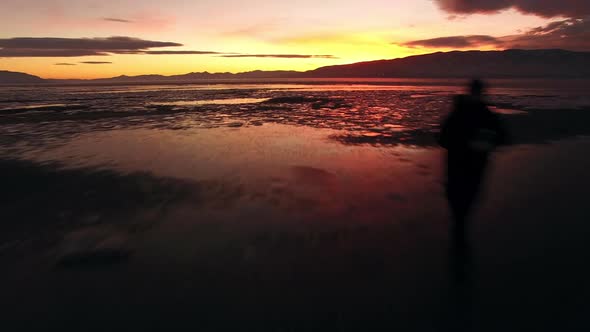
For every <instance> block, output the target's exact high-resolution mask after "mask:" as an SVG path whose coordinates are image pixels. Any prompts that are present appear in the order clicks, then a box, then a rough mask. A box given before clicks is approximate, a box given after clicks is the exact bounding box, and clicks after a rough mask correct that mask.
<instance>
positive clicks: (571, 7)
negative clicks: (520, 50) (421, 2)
mask: <svg viewBox="0 0 590 332" xmlns="http://www.w3.org/2000/svg"><path fill="white" fill-rule="evenodd" d="M435 1H436V2H437V3H438V5H439V6H440V7H441V8H442V9H443V10H445V11H447V12H450V13H453V14H471V13H494V12H498V11H500V10H504V9H509V8H514V9H516V10H518V11H520V12H523V13H527V14H534V15H539V16H544V17H555V16H565V17H572V18H574V17H584V16H587V15H590V1H588V0H435Z"/></svg>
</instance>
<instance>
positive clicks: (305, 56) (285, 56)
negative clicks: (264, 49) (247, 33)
mask: <svg viewBox="0 0 590 332" xmlns="http://www.w3.org/2000/svg"><path fill="white" fill-rule="evenodd" d="M221 57H224V58H283V59H314V58H316V59H317V58H319V59H337V58H336V57H335V56H333V55H308V54H225V55H222V56H221Z"/></svg>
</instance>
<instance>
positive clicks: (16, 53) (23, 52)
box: [0, 48, 109, 58]
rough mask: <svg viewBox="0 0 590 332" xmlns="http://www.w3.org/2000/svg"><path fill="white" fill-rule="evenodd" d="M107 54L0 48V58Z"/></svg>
mask: <svg viewBox="0 0 590 332" xmlns="http://www.w3.org/2000/svg"><path fill="white" fill-rule="evenodd" d="M104 55H109V53H105V52H101V51H95V50H76V49H72V50H68V49H56V50H51V49H34V48H0V58H2V57H4V58H20V57H26V58H37V57H42V58H51V57H58V58H64V57H77V56H104Z"/></svg>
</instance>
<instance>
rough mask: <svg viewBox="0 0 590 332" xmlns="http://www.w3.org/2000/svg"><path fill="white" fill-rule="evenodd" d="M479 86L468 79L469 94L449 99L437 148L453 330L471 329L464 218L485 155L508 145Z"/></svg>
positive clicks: (485, 161)
mask: <svg viewBox="0 0 590 332" xmlns="http://www.w3.org/2000/svg"><path fill="white" fill-rule="evenodd" d="M483 96H484V84H483V82H481V81H479V80H473V81H472V82H471V84H470V86H469V94H468V95H458V96H456V97H455V98H454V105H453V110H452V111H451V113H450V114H449V116H448V117H447V118H446V119H445V120H444V122H443V124H442V128H441V133H440V136H439V144H440V145H441V146H442V147H443V148H445V149H446V150H447V156H446V157H447V158H446V163H447V170H446V171H447V173H446V176H447V179H446V180H447V181H446V194H447V199H448V201H449V206H450V209H451V214H452V217H453V222H452V224H451V232H450V236H451V257H450V258H451V261H450V263H451V266H450V268H451V273H452V281H453V296H454V299H455V303H454V306H453V308H454V315H453V323H454V324H453V330H455V331H468V330H470V326H471V316H472V315H471V302H472V301H471V289H472V286H471V285H472V275H471V263H472V262H471V250H470V246H469V241H468V238H467V235H468V218H469V216H470V214H471V212H472V210H473V205H474V203H475V202H476V200H477V197H478V194H479V192H480V189H481V184H482V181H483V179H484V175H485V170H486V168H487V165H488V157H489V155H490V153H491V152H492V151H493V150H494V149H495V148H496V147H497V146H499V145H502V144H505V143H506V142H507V135H506V131H505V129H504V126H503V125H502V123H501V120H500V118H499V116H498V115H497V114H495V113H492V112H491V111H490V110H489V108H488V107H487V106H486V103H485V101H484V98H483Z"/></svg>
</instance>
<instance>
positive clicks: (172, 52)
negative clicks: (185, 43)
mask: <svg viewBox="0 0 590 332" xmlns="http://www.w3.org/2000/svg"><path fill="white" fill-rule="evenodd" d="M141 53H142V54H152V55H164V54H196V55H207V54H225V53H221V52H213V51H145V52H141Z"/></svg>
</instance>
